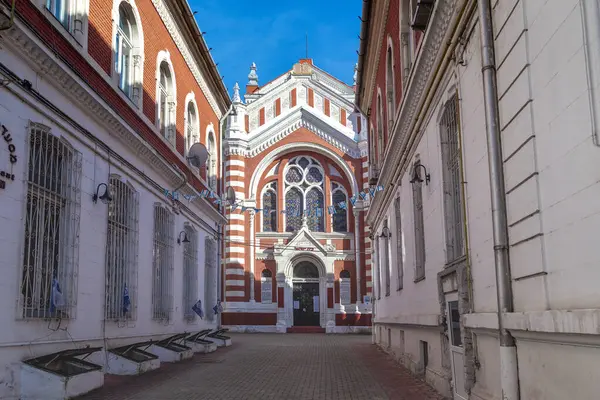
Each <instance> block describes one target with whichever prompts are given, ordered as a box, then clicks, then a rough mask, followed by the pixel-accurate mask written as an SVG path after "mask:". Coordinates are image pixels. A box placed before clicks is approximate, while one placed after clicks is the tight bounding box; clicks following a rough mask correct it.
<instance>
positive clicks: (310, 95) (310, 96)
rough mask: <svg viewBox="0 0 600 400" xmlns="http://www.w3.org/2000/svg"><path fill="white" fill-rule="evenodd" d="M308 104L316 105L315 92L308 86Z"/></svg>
mask: <svg viewBox="0 0 600 400" xmlns="http://www.w3.org/2000/svg"><path fill="white" fill-rule="evenodd" d="M308 105H309V106H311V107H314V106H315V92H314V91H313V90H312V89H311V88H308Z"/></svg>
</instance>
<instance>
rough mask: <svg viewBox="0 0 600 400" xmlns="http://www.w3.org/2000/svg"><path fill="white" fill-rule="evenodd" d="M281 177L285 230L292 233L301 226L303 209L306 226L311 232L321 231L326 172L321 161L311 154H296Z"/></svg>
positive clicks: (323, 220) (323, 221)
mask: <svg viewBox="0 0 600 400" xmlns="http://www.w3.org/2000/svg"><path fill="white" fill-rule="evenodd" d="M283 176H284V179H285V218H286V226H285V230H286V232H295V231H298V230H299V229H300V228H301V227H302V215H303V214H304V212H305V211H306V214H307V215H306V218H307V225H308V228H309V229H310V230H311V231H313V232H323V231H324V230H325V219H324V217H323V216H324V213H323V210H324V208H325V205H324V202H323V199H324V196H323V182H324V180H325V173H324V171H323V167H321V164H319V162H318V161H317V160H315V159H313V158H312V157H308V156H299V157H295V158H293V159H291V160H290V162H289V163H288V164H287V165H286V167H285V170H284V174H283Z"/></svg>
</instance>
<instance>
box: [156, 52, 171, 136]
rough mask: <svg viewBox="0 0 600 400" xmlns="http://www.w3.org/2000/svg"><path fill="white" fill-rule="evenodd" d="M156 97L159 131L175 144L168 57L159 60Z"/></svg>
mask: <svg viewBox="0 0 600 400" xmlns="http://www.w3.org/2000/svg"><path fill="white" fill-rule="evenodd" d="M160 56H161V55H160V54H159V57H160ZM163 57H167V58H168V55H167V56H163ZM156 97H157V108H158V110H157V111H158V121H157V122H158V127H159V129H160V133H161V134H162V135H163V137H164V138H165V139H167V140H168V141H169V142H170V143H171V145H173V146H175V98H176V97H175V77H174V76H173V69H172V66H171V65H170V63H169V61H168V59H167V60H162V61H160V64H159V67H158V82H157V93H156Z"/></svg>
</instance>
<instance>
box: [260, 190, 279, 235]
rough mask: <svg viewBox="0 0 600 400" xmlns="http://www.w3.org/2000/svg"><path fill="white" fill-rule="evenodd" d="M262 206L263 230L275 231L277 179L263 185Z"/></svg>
mask: <svg viewBox="0 0 600 400" xmlns="http://www.w3.org/2000/svg"><path fill="white" fill-rule="evenodd" d="M262 208H263V212H262V218H263V232H277V181H273V182H271V183H268V184H267V185H265V188H264V189H263V196H262Z"/></svg>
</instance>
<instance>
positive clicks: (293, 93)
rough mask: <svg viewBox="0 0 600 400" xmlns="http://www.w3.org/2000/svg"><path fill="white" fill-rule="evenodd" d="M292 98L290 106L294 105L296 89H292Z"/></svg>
mask: <svg viewBox="0 0 600 400" xmlns="http://www.w3.org/2000/svg"><path fill="white" fill-rule="evenodd" d="M291 96H292V99H291V101H290V103H291V106H290V107H296V89H292V94H291Z"/></svg>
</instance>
